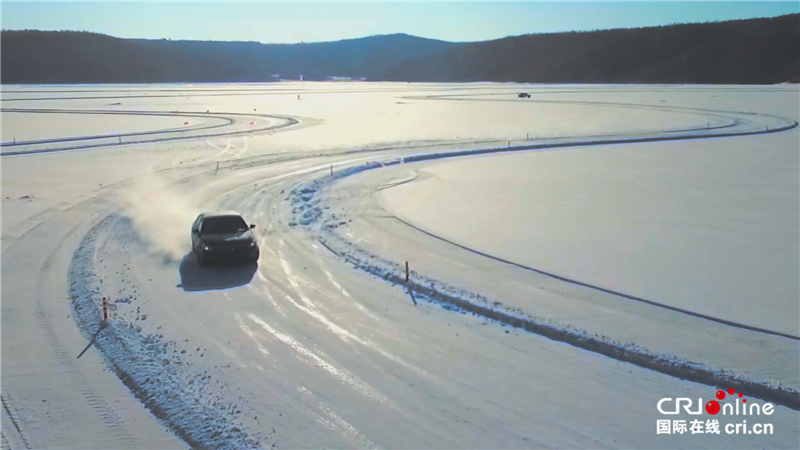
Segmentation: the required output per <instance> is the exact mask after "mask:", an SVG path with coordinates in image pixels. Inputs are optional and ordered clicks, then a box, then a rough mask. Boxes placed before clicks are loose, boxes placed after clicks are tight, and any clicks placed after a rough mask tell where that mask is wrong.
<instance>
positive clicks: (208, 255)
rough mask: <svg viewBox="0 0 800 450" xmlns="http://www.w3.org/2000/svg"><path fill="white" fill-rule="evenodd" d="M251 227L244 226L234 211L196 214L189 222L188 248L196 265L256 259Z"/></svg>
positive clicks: (257, 255)
mask: <svg viewBox="0 0 800 450" xmlns="http://www.w3.org/2000/svg"><path fill="white" fill-rule="evenodd" d="M255 227H256V226H255V224H250V226H248V225H247V223H246V222H245V221H244V219H242V216H240V215H239V214H238V213H235V212H224V213H203V214H200V215H199V216H197V219H195V221H194V223H193V224H192V250H194V254H195V256H196V257H197V264H199V265H200V266H206V265H208V264H209V263H211V262H222V261H226V262H227V261H248V262H256V261H258V257H259V250H258V243H256V238H255V235H253V232H252V231H251V230H252V229H253V228H255Z"/></svg>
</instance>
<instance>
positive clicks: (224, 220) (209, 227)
mask: <svg viewBox="0 0 800 450" xmlns="http://www.w3.org/2000/svg"><path fill="white" fill-rule="evenodd" d="M246 230H247V224H246V223H244V220H242V218H241V217H239V216H221V217H210V218H208V219H206V220H205V221H204V222H203V234H230V233H238V232H242V231H246Z"/></svg>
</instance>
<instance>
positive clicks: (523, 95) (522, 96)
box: [517, 92, 531, 98]
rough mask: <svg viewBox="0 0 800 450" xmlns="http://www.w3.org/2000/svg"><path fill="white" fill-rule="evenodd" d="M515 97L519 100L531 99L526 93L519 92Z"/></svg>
mask: <svg viewBox="0 0 800 450" xmlns="http://www.w3.org/2000/svg"><path fill="white" fill-rule="evenodd" d="M517 97H519V98H531V94H528V93H527V92H520V93H519V95H517Z"/></svg>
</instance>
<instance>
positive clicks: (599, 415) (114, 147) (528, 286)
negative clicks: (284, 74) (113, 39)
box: [2, 83, 800, 448]
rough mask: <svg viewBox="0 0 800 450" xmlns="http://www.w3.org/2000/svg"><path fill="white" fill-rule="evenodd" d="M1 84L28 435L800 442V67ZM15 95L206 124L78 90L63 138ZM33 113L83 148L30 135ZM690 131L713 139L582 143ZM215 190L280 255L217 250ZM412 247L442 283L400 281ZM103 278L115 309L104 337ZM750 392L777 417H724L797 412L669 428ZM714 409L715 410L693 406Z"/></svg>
mask: <svg viewBox="0 0 800 450" xmlns="http://www.w3.org/2000/svg"><path fill="white" fill-rule="evenodd" d="M523 90H524V91H528V92H531V93H532V94H533V98H532V99H517V98H516V93H517V92H519V91H523ZM298 95H299V96H300V98H299V99H298ZM2 98H3V102H2V103H3V104H2V106H3V113H2V119H3V125H2V130H3V136H2V141H3V143H4V146H3V149H2V152H3V154H5V155H7V156H4V157H3V159H2V188H3V192H2V199H3V203H2V246H3V247H2V249H3V250H2V251H3V261H2V278H3V284H2V369H3V372H2V399H3V414H2V433H3V440H2V443H3V446H4V448H6V447H8V448H17V447H19V448H26V447H27V448H51V447H71V448H185V447H186V446H187V445H191V446H194V447H205V448H245V447H261V448H319V447H331V448H344V447H375V448H377V447H387V448H541V447H568V448H577V447H581V448H584V447H588V448H600V447H615V448H677V447H685V448H695V447H711V448H723V447H736V448H743V447H762V448H797V447H798V446H799V445H800V425H798V424H799V423H800V421H798V418H799V417H798V412H797V409H798V407H800V406H798V399H800V397H798V395H797V389H798V388H800V369H798V367H800V343H799V342H800V341H798V340H797V339H796V336H797V335H800V326H798V322H797V316H798V313H797V311H798V288H797V283H798V279H797V276H796V273H797V261H798V256H797V248H798V237H797V235H798V231H797V230H798V226H797V221H798V214H797V204H798V202H797V187H798V181H797V179H798V158H797V154H798V150H799V149H798V144H797V143H798V129H797V128H796V127H795V125H796V123H795V122H794V121H795V120H797V111H798V104H799V103H798V102H800V91H798V89H797V87H796V86H781V87H721V88H719V87H703V86H687V87H657V86H656V87H649V86H641V87H639V86H632V87H618V86H598V87H574V86H546V87H533V86H524V87H521V86H515V85H506V84H469V85H424V84H422V85H417V84H405V83H385V84H384V83H380V84H363V83H286V84H275V85H258V84H245V85H180V86H168V85H159V86H117V87H115V86H82V87H61V86H53V87H34V86H18V87H10V88H4V90H3V96H2ZM117 103H119V104H117ZM11 109H14V110H21V109H26V110H32V109H40V110H41V109H48V110H53V109H57V110H59V111H64V110H72V111H76V110H82V111H93V112H97V111H101V110H102V111H105V112H111V113H112V114H110V115H109V114H103V115H102V116H103V117H105V116H109V117H113V119H110V120H112V122H113V121H114V120H116V119H117V118H118V116H116V115H115V114H121V113H126V114H128V113H133V115H134V116H136V117H139V115H140V114H141V113H143V112H150V113H164V114H169V115H170V116H164V117H156V119H157V120H162V119H163V120H175V119H176V118H175V117H173V116H172V115H180V114H184V115H186V114H188V115H189V116H192V117H195V118H196V120H197V121H198V122H197V126H196V127H195V126H192V125H194V123H193V124H190V126H187V128H189V129H182V130H180V131H177V132H175V131H171V132H170V133H172V134H170V135H169V136H168V137H169V138H170V139H168V140H166V139H162V138H163V137H164V136H158V135H148V136H147V137H146V138H144V139H139V141H140V143H138V144H130V143H129V142H130V141H128V142H125V141H123V143H122V144H120V143H119V142H116V143H114V142H113V138H104V139H106V140H107V141H102V140H101V141H99V142H98V141H97V140H96V139H93V137H94V136H96V135H98V134H99V135H103V134H115V133H124V132H126V131H127V132H141V131H145V132H150V131H159V130H160V129H161V128H162V125H161V123H162V122H157V123H156V122H153V124H152V127H151V126H150V125H149V124H148V126H147V127H144V128H138V127H139V125H133V122H132V123H131V125H130V127H126V128H114V127H113V126H111V123H112V122H109V127H108V129H106V127H105V126H98V123H97V122H95V121H92V120H87V117H91V116H87V115H81V114H74V115H62V114H64V113H63V112H61V113H59V117H61V118H60V119H58V120H61V121H63V120H65V119H64V117H73V118H74V122H73V123H71V124H68V128H69V133H66V132H65V133H63V134H61V133H58V135H57V136H56V135H54V134H52V133H50V132H46V131H42V132H41V134H39V135H37V134H36V133H35V130H36V126H35V125H33V124H32V123H31V122H28V121H25V120H22V119H20V118H24V117H30V118H31V120H41V117H42V116H45V115H46V116H50V115H51V114H49V113H48V114H42V113H39V114H36V113H30V112H29V113H21V112H18V111H17V112H12V111H11ZM212 116H213V117H212ZM126 117H128V116H127V115H126ZM142 117H150V118H152V117H153V116H142ZM215 117H220V118H221V119H215ZM7 118H9V119H7ZM148 120H149V119H148ZM178 120H183V119H178ZM214 120H220V121H221V122H219V123H221V124H223V125H224V126H221V127H219V128H216V129H211V130H203V129H200V128H202V127H203V126H204V124H205V125H215V124H217V122H213V121H214ZM255 121H262V122H258V123H256V124H253V125H251V122H255ZM212 122H213V123H212ZM61 123H63V122H61ZM137 123H138V122H137ZM142 123H144V122H142ZM181 126H183V125H181ZM167 127H168V126H167ZM783 128H786V129H787V130H786V131H780V132H777V133H770V134H753V133H762V132H767V131H773V132H774V131H776V130H781V129H783ZM18 130H20V131H19V133H18ZM22 130H24V131H25V132H26V133H28V135H27V136H28V137H27V138H26V139H28V140H44V139H48V140H49V139H53V137H55V138H62V137H67V136H69V137H79V138H82V139H79V140H77V142H78V144H77V145H74V144H65V143H64V142H65V141H59V142H56V143H55V144H54V143H52V142H50V143H40V144H35V145H30V144H29V145H27V146H22V147H17V150H18V151H17V152H16V154H14V155H13V156H12V155H11V154H10V153H9V151H11V150H13V149H14V147H13V146H12V147H9V146H6V145H5V144H6V143H7V142H8V141H9V137H10V136H9V134H15V133H18V134H20V135H22ZM31 130H34V132H33V133H32V132H31ZM107 131H108V133H106V132H107ZM210 134H214V135H210ZM720 135H729V136H730V137H726V138H717V139H703V138H707V137H712V136H720ZM736 135H742V136H736ZM663 138H668V139H676V138H681V139H683V138H691V139H689V140H675V141H668V142H639V143H628V144H625V145H593V146H589V147H581V148H569V147H563V146H569V145H573V144H574V143H591V144H599V143H602V142H609V141H611V142H619V141H630V140H635V141H652V140H654V139H663ZM137 139H138V138H137ZM92 141H94V142H92ZM69 142H73V143H74V142H76V141H69ZM531 146H533V147H536V150H537V151H533V150H530V151H522V152H521V153H515V154H513V155H509V154H502V155H499V154H498V155H491V156H489V155H486V156H470V157H463V158H462V157H460V158H450V159H445V160H435V159H431V160H428V158H430V157H429V156H425V155H430V154H441V153H444V152H461V151H466V150H481V149H508V147H512V148H522V147H531ZM554 146H558V147H560V148H559V149H558V150H553V151H546V152H545V151H542V150H544V149H552V148H553V147H554ZM562 147H563V148H562ZM19 150H21V151H19ZM24 153H29V154H24ZM420 155H423V156H421V157H420ZM414 156H417V158H414ZM398 158H406V161H407V162H406V163H405V164H397V165H391V166H387V167H385V168H383V167H382V165H381V164H380V163H375V162H376V161H383V162H384V163H385V162H392V161H397V160H398ZM423 159H425V160H423ZM414 160H420V161H419V162H412V161H414ZM331 168H332V169H333V172H334V174H335V177H330V170H331ZM348 168H355V169H348ZM365 168H370V169H372V170H365V171H363V172H360V173H356V170H361V169H365ZM350 173H353V174H352V175H351V176H345V175H348V174H350ZM515 205H517V206H519V207H514V206H515ZM645 208H652V209H645ZM214 209H235V210H237V211H239V212H241V213H242V214H243V215H244V217H245V218H246V219H247V220H248V221H252V222H253V223H255V224H256V225H257V228H256V231H257V232H258V234H259V241H260V245H261V249H262V256H261V259H260V261H259V263H258V265H257V266H243V267H238V268H217V269H213V268H208V269H204V268H200V267H198V266H197V265H196V263H195V261H194V257H193V255H192V254H191V253H190V249H189V244H188V229H189V225H190V223H191V220H192V219H193V218H194V216H195V215H196V214H197V213H198V212H200V211H202V210H214ZM398 218H400V219H403V220H405V221H406V222H407V223H405V222H402V221H399V220H398ZM465 223H469V226H465ZM531 223H534V224H535V225H536V232H533V230H532V229H531V228H530V224H531ZM681 224H685V225H683V226H682V225H681ZM412 225H413V226H417V227H418V228H414V227H413V226H412ZM581 225H583V226H581ZM424 231H427V232H428V233H430V234H426V233H425V232H424ZM575 236H580V239H577V240H576V239H574V237H575ZM442 238H443V239H447V240H450V241H452V243H450V242H446V241H445V240H443V239H442ZM637 243H638V244H637ZM454 244H459V245H460V246H458V245H454ZM476 251H477V252H481V253H483V254H484V255H481V254H478V253H476ZM576 255H578V256H579V257H576ZM493 258H494V259H493ZM407 260H408V261H411V264H412V269H413V270H414V273H412V283H411V286H412V292H414V291H416V292H417V294H416V296H415V297H414V299H413V300H412V298H411V296H409V292H408V291H407V290H405V289H404V288H403V287H402V286H401V285H398V284H396V281H397V277H402V273H401V272H400V267H401V266H402V263H403V262H404V261H407ZM501 260H502V261H501ZM509 263H514V264H516V265H514V264H509ZM521 266H525V267H527V266H530V267H531V268H535V269H537V270H540V271H546V272H555V273H557V274H558V275H560V276H562V277H565V278H568V279H569V280H566V281H565V280H559V279H554V278H552V277H548V276H547V275H543V274H542V273H539V272H533V271H531V270H528V269H526V268H525V267H521ZM711 269H713V270H711ZM698 272H700V273H702V274H704V275H700V276H698ZM792 273H793V274H794V276H792ZM376 275H378V276H376ZM392 277H394V278H392ZM384 278H388V279H389V282H387V281H385V280H384ZM392 280H394V282H392ZM572 281H578V282H580V283H583V284H575V283H573V282H572ZM586 285H590V286H586ZM595 285H596V287H600V288H602V289H605V291H603V290H597V289H594V288H593V287H592V286H595ZM609 291H613V292H609ZM618 293H622V294H625V295H628V296H641V297H642V298H643V299H646V300H652V301H656V302H659V303H660V304H664V305H666V306H670V307H679V308H682V309H685V310H688V311H689V312H691V313H695V314H698V313H699V314H702V315H705V316H707V317H697V315H691V314H686V313H684V312H680V311H675V310H673V309H667V308H664V307H660V306H656V305H652V304H648V303H643V302H641V301H637V300H631V299H629V298H626V297H624V296H620V295H617V294H618ZM711 294H713V295H711ZM103 296H106V297H108V298H110V299H111V308H112V319H111V321H110V326H109V327H107V328H106V329H104V330H103V331H102V332H101V333H100V334H99V336H98V338H97V341H96V345H95V346H94V347H93V348H90V349H89V350H88V351H87V352H86V353H85V354H84V355H83V356H81V358H80V359H76V356H77V355H78V354H79V353H80V352H81V350H83V348H84V347H86V345H87V344H88V342H89V339H91V337H92V335H93V334H94V332H95V331H96V329H97V326H98V323H99V317H100V313H99V305H100V304H101V297H103ZM754 299H758V300H760V301H758V302H756V301H755V300H754ZM414 302H416V303H417V304H416V305H415V304H414ZM459 305H460V306H459ZM755 305H757V306H755ZM464 308H469V309H464ZM498 313H503V314H506V315H505V316H503V315H498ZM512 316H513V317H512ZM509 317H512V319H513V320H512V319H509ZM731 322H735V323H731ZM520 323H524V325H520ZM531 324H533V325H536V326H535V327H532V325H531ZM742 325H743V326H742ZM526 328H527V329H530V330H533V331H524V330H525V329H526ZM752 328H758V329H756V330H754V329H752ZM550 329H554V330H563V333H562V334H560V335H559V336H560V337H555V338H553V339H549V338H547V337H544V336H542V335H541V334H542V333H546V332H547V330H550ZM543 330H544V331H543ZM609 349H611V350H609ZM614 349H625V351H624V352H623V354H619V353H613V354H610V353H609V352H611V351H612V350H614ZM606 355H610V356H606ZM648 361H649V362H648ZM651 363H652V364H651ZM648 364H649V365H648ZM682 371H683V372H682ZM690 372H691V373H690ZM697 374H700V375H702V376H700V375H697ZM709 374H710V375H709ZM684 375H685V376H684ZM708 376H714V377H716V378H714V380H717V381H718V383H717V382H706V384H704V381H703V380H706V379H708ZM681 377H683V378H688V379H693V380H695V381H684V380H681ZM703 377H706V378H703ZM696 381H700V382H696ZM731 386H736V387H737V388H739V389H740V390H742V391H743V392H744V394H745V398H746V399H747V400H748V404H753V403H756V404H763V403H764V398H769V399H770V400H772V401H773V402H776V403H777V406H776V407H775V410H776V411H775V413H774V414H773V415H771V416H760V417H752V416H751V417H744V418H739V417H724V416H723V417H719V416H717V417H715V418H718V419H719V420H720V423H722V424H723V426H724V425H725V424H727V423H735V422H740V421H741V419H747V420H748V423H749V424H753V423H772V424H773V425H774V434H772V435H767V436H764V435H754V434H745V435H741V434H740V435H736V434H727V433H726V432H725V431H724V430H723V432H722V433H721V434H719V435H707V434H691V433H687V434H678V435H657V434H656V420H660V419H665V418H670V419H671V418H675V417H677V416H663V415H661V414H660V413H659V412H658V410H657V409H656V404H657V403H658V401H659V400H660V399H661V398H664V397H673V398H674V397H689V398H693V399H694V400H695V402H696V401H697V398H698V397H701V398H703V399H704V401H708V400H711V399H712V398H713V396H714V393H715V392H716V391H717V389H718V388H720V387H721V388H728V387H731ZM748 389H749V391H748ZM730 398H731V397H728V399H727V400H725V401H720V403H725V402H726V401H727V402H730V401H732V400H730ZM695 417H700V418H701V419H703V420H706V419H710V418H712V417H711V416H709V415H708V414H707V413H703V415H702V416H689V415H686V414H681V416H679V417H678V418H680V419H686V420H693V419H695Z"/></svg>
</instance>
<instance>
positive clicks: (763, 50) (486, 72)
mask: <svg viewBox="0 0 800 450" xmlns="http://www.w3.org/2000/svg"><path fill="white" fill-rule="evenodd" d="M301 75H302V76H303V78H304V79H306V80H324V79H326V78H328V77H349V78H356V79H358V78H365V79H367V80H391V81H437V82H445V81H461V82H466V81H517V82H535V83H727V84H737V83H741V84H772V83H781V82H787V81H788V82H795V83H796V82H800V15H799V14H792V15H786V16H781V17H776V18H767V19H749V20H737V21H728V22H714V23H703V24H684V25H669V26H662V27H650V28H636V29H617V30H605V31H589V32H569V33H553V34H532V35H524V36H515V37H508V38H503V39H497V40H493V41H486V42H471V43H452V42H444V41H438V40H432V39H424V38H419V37H415V36H409V35H406V34H394V35H382V36H370V37H365V38H361V39H349V40H343V41H336V42H321V43H309V44H260V43H256V42H211V41H170V40H163V39H162V40H147V39H121V38H115V37H111V36H106V35H101V34H96V33H87V32H75V31H35V30H24V31H3V32H2V39H0V81H2V83H3V84H43V83H160V82H236V81H271V80H276V79H299V78H300V76H301Z"/></svg>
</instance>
